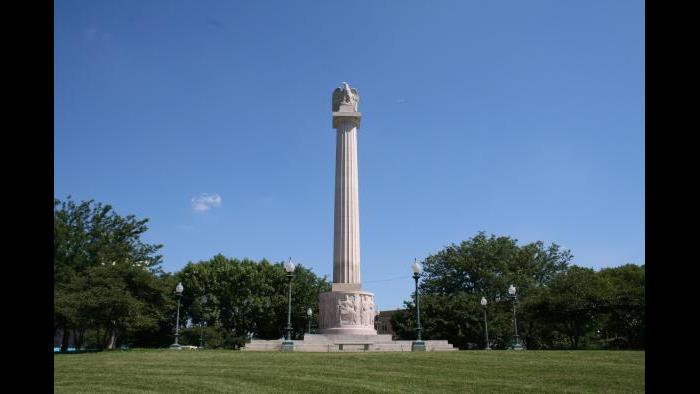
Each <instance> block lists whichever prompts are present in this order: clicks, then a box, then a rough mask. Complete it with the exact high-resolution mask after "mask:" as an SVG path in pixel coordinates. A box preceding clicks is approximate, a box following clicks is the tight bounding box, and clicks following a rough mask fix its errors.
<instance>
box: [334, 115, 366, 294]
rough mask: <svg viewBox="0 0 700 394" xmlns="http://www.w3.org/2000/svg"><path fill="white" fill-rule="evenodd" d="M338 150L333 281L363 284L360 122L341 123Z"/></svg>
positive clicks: (338, 133) (338, 134)
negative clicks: (360, 205)
mask: <svg viewBox="0 0 700 394" xmlns="http://www.w3.org/2000/svg"><path fill="white" fill-rule="evenodd" d="M336 130H337V137H336V150H335V152H336V153H335V216H334V221H335V223H334V238H333V282H334V283H357V284H359V283H360V210H359V204H358V202H359V201H358V183H357V125H356V123H355V122H354V121H352V120H343V121H342V122H339V123H338V127H337V129H336Z"/></svg>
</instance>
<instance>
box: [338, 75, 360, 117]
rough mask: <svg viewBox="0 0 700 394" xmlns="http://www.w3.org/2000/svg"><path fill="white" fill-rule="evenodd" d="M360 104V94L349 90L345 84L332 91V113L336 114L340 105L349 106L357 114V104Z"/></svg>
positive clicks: (352, 89) (351, 89)
mask: <svg viewBox="0 0 700 394" xmlns="http://www.w3.org/2000/svg"><path fill="white" fill-rule="evenodd" d="M359 102H360V94H359V93H358V92H357V89H355V88H351V87H350V85H348V83H347V82H343V83H342V84H340V87H337V88H336V89H335V90H334V91H333V111H334V112H337V111H339V110H340V105H341V104H346V105H351V106H352V108H353V110H354V111H355V112H357V103H359Z"/></svg>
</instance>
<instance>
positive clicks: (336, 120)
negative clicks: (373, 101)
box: [333, 111, 362, 129]
mask: <svg viewBox="0 0 700 394" xmlns="http://www.w3.org/2000/svg"><path fill="white" fill-rule="evenodd" d="M361 119H362V112H349V111H338V112H333V128H334V129H337V128H338V126H339V125H340V122H343V121H348V120H349V121H352V122H354V123H355V127H357V128H360V120H361Z"/></svg>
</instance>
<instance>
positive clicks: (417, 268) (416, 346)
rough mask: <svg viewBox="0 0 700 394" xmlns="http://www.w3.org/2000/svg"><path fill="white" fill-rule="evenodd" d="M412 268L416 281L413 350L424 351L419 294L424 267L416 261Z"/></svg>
mask: <svg viewBox="0 0 700 394" xmlns="http://www.w3.org/2000/svg"><path fill="white" fill-rule="evenodd" d="M411 270H412V271H413V280H414V281H415V282H416V340H415V341H413V344H412V346H411V350H412V351H414V352H424V351H425V342H423V341H422V340H421V337H420V331H421V327H420V296H419V294H418V278H419V277H420V273H421V271H423V267H422V266H421V265H420V263H419V262H418V261H414V262H413V264H412V265H411Z"/></svg>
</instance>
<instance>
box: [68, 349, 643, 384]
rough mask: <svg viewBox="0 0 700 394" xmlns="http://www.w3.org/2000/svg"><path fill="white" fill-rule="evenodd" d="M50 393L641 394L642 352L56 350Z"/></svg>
mask: <svg viewBox="0 0 700 394" xmlns="http://www.w3.org/2000/svg"><path fill="white" fill-rule="evenodd" d="M54 391H55V392H66V393H68V392H70V393H74V392H120V393H128V392H132V393H133V392H169V393H172V392H198V393H206V392H245V393H259V392H278V393H279V392H335V393H349V392H385V393H398V392H433V393H434V392H461V393H463V392H511V393H515V392H540V393H541V392H598V393H600V392H606V393H609V392H644V352H632V351H522V352H514V351H460V352H445V353H432V352H428V353H410V352H408V353H345V354H338V353H280V352H274V353H273V352H240V351H232V350H201V351H185V350H183V351H174V350H169V349H162V350H138V349H136V350H130V351H127V352H121V351H111V352H101V353H85V354H57V355H55V356H54Z"/></svg>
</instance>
